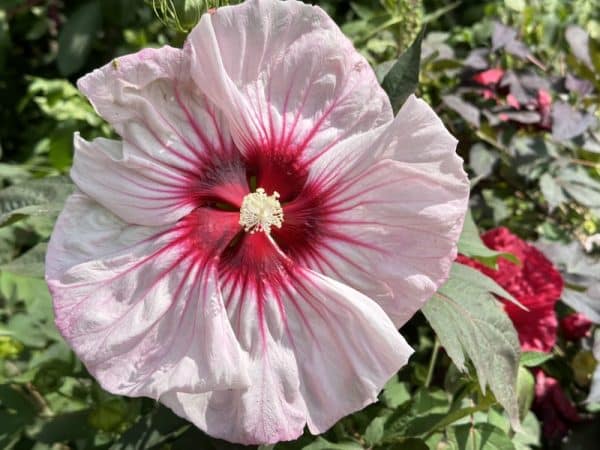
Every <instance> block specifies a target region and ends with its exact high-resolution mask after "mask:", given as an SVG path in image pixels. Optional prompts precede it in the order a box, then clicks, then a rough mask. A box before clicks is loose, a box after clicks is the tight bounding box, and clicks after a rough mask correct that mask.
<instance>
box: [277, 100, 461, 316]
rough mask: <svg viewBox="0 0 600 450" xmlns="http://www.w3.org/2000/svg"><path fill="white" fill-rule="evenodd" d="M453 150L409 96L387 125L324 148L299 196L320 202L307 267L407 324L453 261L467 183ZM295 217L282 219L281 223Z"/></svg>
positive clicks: (431, 116)
mask: <svg viewBox="0 0 600 450" xmlns="http://www.w3.org/2000/svg"><path fill="white" fill-rule="evenodd" d="M368 142H370V143H371V144H370V145H367V143H368ZM455 146H456V140H455V139H454V138H453V137H452V136H451V135H450V134H449V133H448V131H447V130H446V129H445V128H444V126H443V124H442V122H441V121H440V119H439V118H438V117H437V116H436V115H435V113H434V112H433V111H432V110H431V108H430V107H429V106H427V105H426V104H425V103H424V102H422V101H420V100H417V99H416V98H415V97H414V96H411V97H409V99H408V100H407V102H406V104H405V105H404V107H403V108H402V109H401V111H400V112H399V113H398V116H397V117H396V119H395V120H394V122H392V123H391V124H390V125H388V126H384V127H381V128H380V129H377V130H373V131H371V132H370V133H367V134H366V135H364V136H360V137H357V138H355V139H353V140H352V141H349V142H346V143H342V144H340V145H339V146H337V147H336V148H334V149H332V151H331V153H329V154H328V155H325V156H324V157H323V158H322V159H321V160H319V161H317V162H316V163H315V164H314V165H313V167H311V172H310V175H309V178H308V182H307V189H306V191H305V193H304V194H300V196H299V199H302V198H305V197H306V198H311V197H315V196H316V198H318V199H320V200H321V202H322V207H320V211H321V217H320V218H319V222H318V226H319V231H318V233H315V238H314V242H312V243H311V248H312V249H314V251H312V252H310V253H307V254H306V255H305V257H304V261H305V263H306V264H308V265H309V266H310V267H312V268H315V269H316V270H320V271H322V272H323V273H325V274H327V275H328V276H331V277H333V278H336V279H338V280H340V281H342V282H344V283H347V284H348V285H350V286H352V287H354V288H356V289H358V290H359V291H361V292H363V293H365V294H367V295H368V296H370V297H371V298H373V299H375V300H376V301H377V302H379V304H380V305H381V306H382V307H383V309H384V310H385V311H386V312H387V313H388V314H389V315H390V316H391V317H392V318H393V320H394V322H395V323H396V324H397V325H398V326H400V325H402V324H403V323H405V322H406V321H407V320H408V319H409V318H410V317H411V316H412V314H414V312H415V311H417V310H418V309H419V308H420V307H421V306H422V305H423V303H424V302H425V301H426V300H427V299H429V298H430V297H431V295H432V294H433V293H434V292H435V291H436V290H437V289H438V288H439V287H440V286H441V285H442V284H443V283H444V282H445V280H446V279H447V277H448V274H449V270H450V266H451V263H452V261H453V260H454V259H455V257H456V243H457V241H458V237H459V235H460V232H461V230H462V224H463V220H464V216H465V212H466V209H467V201H468V196H469V183H468V179H467V175H466V174H465V172H464V170H463V168H462V160H461V159H460V158H459V157H458V156H457V155H456V153H455ZM382 158H389V159H382ZM378 160H379V161H378ZM293 209H294V208H293V207H292V205H289V206H288V208H287V210H284V211H285V212H284V213H285V214H288V216H287V217H288V221H292V220H294V219H293V218H292V217H291V214H292V213H293ZM299 213H304V211H302V208H299Z"/></svg>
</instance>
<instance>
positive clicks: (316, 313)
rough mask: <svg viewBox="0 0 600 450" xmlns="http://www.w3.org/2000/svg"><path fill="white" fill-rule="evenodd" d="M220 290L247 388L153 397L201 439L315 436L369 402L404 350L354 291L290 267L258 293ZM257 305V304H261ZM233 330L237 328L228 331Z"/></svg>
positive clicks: (263, 440)
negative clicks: (245, 358)
mask: <svg viewBox="0 0 600 450" xmlns="http://www.w3.org/2000/svg"><path fill="white" fill-rule="evenodd" d="M251 291H252V290H251V289H249V288H248V289H245V290H244V291H243V292H237V293H234V292H230V293H226V297H227V295H233V297H234V298H233V301H232V302H231V303H229V306H228V309H229V315H230V317H231V321H232V324H233V325H234V329H236V333H237V336H238V340H239V342H240V343H241V345H242V346H243V347H244V349H245V350H247V351H248V352H249V353H250V361H251V369H250V386H249V387H248V388H247V389H243V390H234V391H227V392H224V391H223V392H215V393H208V394H200V395H196V394H180V393H174V392H171V393H169V394H167V395H166V396H165V397H163V398H161V401H162V402H164V403H165V404H166V405H168V406H169V407H171V408H172V409H173V410H174V411H175V412H176V413H177V414H179V415H181V416H183V417H186V418H187V419H189V420H191V421H192V422H193V423H194V424H196V425H197V426H198V427H200V428H202V429H203V430H205V431H206V432H207V433H208V434H210V435H212V436H215V437H219V438H223V439H227V440H230V441H234V442H240V443H243V444H267V443H275V442H279V441H282V440H291V439H295V438H296V437H298V436H299V435H300V434H302V431H303V428H304V425H305V424H308V427H309V429H310V431H311V432H313V433H321V432H324V431H325V430H327V429H328V428H329V427H331V426H332V425H333V424H334V423H335V422H336V421H337V420H339V419H340V418H342V417H343V416H345V415H347V414H350V413H352V412H354V411H356V410H358V409H361V408H362V407H364V406H365V405H367V404H369V403H372V402H374V401H376V400H377V394H378V393H379V391H380V390H381V388H382V387H383V385H384V384H385V383H386V382H387V381H388V380H389V378H390V377H391V376H392V375H393V374H394V373H395V372H396V371H397V370H398V369H399V368H400V367H402V366H403V365H404V364H405V363H406V362H407V360H408V357H409V356H410V354H411V353H412V350H411V349H410V347H409V346H408V345H407V344H406V342H405V341H404V339H402V337H401V336H400V335H399V334H398V331H397V330H396V328H395V327H394V324H393V323H392V322H391V321H390V319H389V318H388V317H387V315H386V314H385V313H384V312H383V310H382V309H381V308H380V307H379V306H378V305H377V304H376V303H375V302H373V301H372V300H370V299H369V298H367V297H365V296H364V295H362V294H360V293H359V292H357V291H355V290H353V289H351V288H349V287H347V286H344V285H342V284H341V283H338V282H336V281H334V280H331V279H328V278H326V277H323V276H320V275H318V274H316V273H313V272H309V271H304V270H302V269H295V270H294V271H293V275H290V276H289V278H288V279H287V283H286V284H285V286H282V285H281V284H278V283H274V284H273V286H271V288H266V290H263V291H261V292H265V294H264V297H262V298H260V297H252V296H249V295H248V292H251ZM259 305H262V308H264V309H261V307H260V306H259ZM236 324H238V325H236Z"/></svg>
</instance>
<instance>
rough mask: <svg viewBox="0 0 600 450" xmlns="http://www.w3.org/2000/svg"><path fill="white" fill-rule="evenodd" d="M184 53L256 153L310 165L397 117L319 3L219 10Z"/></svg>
mask: <svg viewBox="0 0 600 450" xmlns="http://www.w3.org/2000/svg"><path fill="white" fill-rule="evenodd" d="M184 51H185V52H187V54H188V55H189V58H190V60H191V68H192V76H193V78H194V80H195V81H196V84H197V85H198V86H199V87H200V88H201V89H202V90H203V91H204V92H205V93H206V95H207V96H208V97H209V98H210V99H211V100H212V101H213V102H214V103H215V104H216V105H218V106H219V108H221V109H222V110H223V112H224V114H225V115H226V116H227V117H228V119H229V120H230V121H231V123H232V124H233V125H232V129H233V130H234V136H235V137H236V140H237V142H238V145H239V147H240V149H241V151H244V152H246V153H247V154H248V153H250V154H251V153H252V152H257V151H259V152H267V151H272V152H280V153H286V154H289V153H293V154H295V155H298V156H299V157H300V158H301V159H302V161H303V162H304V163H305V164H309V163H310V161H312V160H313V159H314V158H316V157H317V156H318V155H320V154H322V153H323V152H326V151H327V150H328V149H329V148H330V147H332V146H333V145H335V143H337V142H340V141H342V140H344V139H346V138H348V137H350V136H352V135H354V134H357V133H361V132H365V131H367V130H369V129H371V128H373V127H376V126H378V125H381V124H384V123H386V122H388V121H390V120H391V119H392V111H391V107H390V103H389V100H388V98H387V96H386V94H385V92H384V91H383V89H381V87H380V86H379V83H378V82H377V79H376V77H375V74H374V73H373V70H372V69H371V68H370V66H369V65H368V63H367V62H366V60H365V59H364V58H363V57H362V56H361V55H360V54H359V53H358V52H357V51H356V50H355V49H354V47H353V46H352V43H351V42H350V41H349V40H348V39H347V38H346V37H345V36H344V34H343V33H342V32H341V31H340V29H339V28H338V27H337V25H336V24H335V23H334V22H333V21H332V20H331V19H330V18H329V17H328V16H327V14H326V13H325V12H324V11H323V10H322V9H320V8H319V7H314V6H310V5H306V4H304V3H301V2H297V1H294V0H292V1H286V2H282V1H277V0H249V1H246V2H244V3H243V4H241V5H239V6H232V7H224V8H219V9H218V10H217V11H216V12H214V13H212V14H205V15H204V16H203V17H202V18H201V20H200V23H199V24H198V26H197V27H196V28H195V29H194V30H192V32H191V33H190V36H189V39H188V42H187V45H186V47H185V49H184ZM257 147H258V148H257Z"/></svg>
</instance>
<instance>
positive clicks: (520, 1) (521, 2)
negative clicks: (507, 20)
mask: <svg viewBox="0 0 600 450" xmlns="http://www.w3.org/2000/svg"><path fill="white" fill-rule="evenodd" d="M504 4H505V5H506V7H507V8H510V9H512V10H514V11H518V12H522V11H523V10H524V9H525V0H504Z"/></svg>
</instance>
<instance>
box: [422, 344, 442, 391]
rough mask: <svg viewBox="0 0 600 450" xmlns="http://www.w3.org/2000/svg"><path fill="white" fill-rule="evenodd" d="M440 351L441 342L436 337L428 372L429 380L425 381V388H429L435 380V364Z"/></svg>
mask: <svg viewBox="0 0 600 450" xmlns="http://www.w3.org/2000/svg"><path fill="white" fill-rule="evenodd" d="M439 351H440V341H439V339H438V338H437V337H436V338H435V342H434V344H433V351H432V352H431V359H430V360H429V369H428V370H427V378H426V379H425V387H429V385H430V384H431V380H432V378H433V371H434V369H435V363H436V362H437V356H438V353H439Z"/></svg>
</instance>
